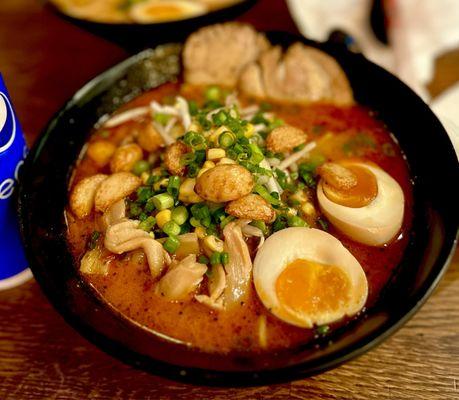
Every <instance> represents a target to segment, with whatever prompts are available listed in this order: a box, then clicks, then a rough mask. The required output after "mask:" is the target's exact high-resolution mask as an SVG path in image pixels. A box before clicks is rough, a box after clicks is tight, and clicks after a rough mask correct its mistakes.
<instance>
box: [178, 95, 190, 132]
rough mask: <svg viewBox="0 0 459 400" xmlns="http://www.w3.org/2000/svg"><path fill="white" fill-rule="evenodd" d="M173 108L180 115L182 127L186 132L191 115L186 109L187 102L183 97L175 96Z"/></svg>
mask: <svg viewBox="0 0 459 400" xmlns="http://www.w3.org/2000/svg"><path fill="white" fill-rule="evenodd" d="M175 107H176V108H177V110H178V112H179V114H180V118H181V120H182V125H183V127H184V128H185V130H186V131H187V130H188V128H189V127H190V125H191V115H190V110H189V108H188V102H187V101H186V100H185V99H184V98H183V97H181V96H177V100H176V103H175Z"/></svg>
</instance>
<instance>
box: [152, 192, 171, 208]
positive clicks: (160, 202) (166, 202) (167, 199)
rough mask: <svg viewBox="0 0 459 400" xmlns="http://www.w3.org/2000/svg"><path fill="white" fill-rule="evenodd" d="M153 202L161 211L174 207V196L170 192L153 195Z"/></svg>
mask: <svg viewBox="0 0 459 400" xmlns="http://www.w3.org/2000/svg"><path fill="white" fill-rule="evenodd" d="M153 203H154V205H155V207H156V208H157V209H158V210H159V211H161V210H165V209H166V208H171V207H173V205H174V198H173V197H172V196H171V195H170V194H169V193H160V194H157V195H156V196H153Z"/></svg>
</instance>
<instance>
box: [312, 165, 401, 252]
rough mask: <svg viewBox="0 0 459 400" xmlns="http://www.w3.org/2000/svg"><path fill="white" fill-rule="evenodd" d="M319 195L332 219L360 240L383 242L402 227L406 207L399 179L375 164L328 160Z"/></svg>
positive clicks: (367, 242)
mask: <svg viewBox="0 0 459 400" xmlns="http://www.w3.org/2000/svg"><path fill="white" fill-rule="evenodd" d="M319 174H320V176H321V180H320V181H319V184H318V185H317V199H318V201H319V205H320V208H321V210H322V212H323V213H324V215H325V216H326V217H327V218H328V220H329V221H330V222H331V223H332V224H333V225H334V226H335V227H336V228H337V229H338V230H340V231H341V232H342V233H344V234H345V235H346V236H348V237H350V238H351V239H353V240H355V241H356V242H359V243H363V244H366V245H369V246H381V245H384V244H386V243H388V242H390V241H391V240H392V239H394V237H395V236H396V235H397V233H398V232H399V231H400V228H401V226H402V222H403V213H404V209H405V197H404V195H403V190H402V188H401V187H400V185H399V184H398V183H397V181H396V180H395V179H394V178H392V177H391V176H390V175H389V174H388V173H386V172H385V171H383V170H382V169H381V168H379V167H378V166H376V165H375V164H370V163H365V162H362V161H351V160H346V161H344V160H343V161H339V162H336V163H335V162H333V163H326V164H324V165H323V166H321V167H320V168H319Z"/></svg>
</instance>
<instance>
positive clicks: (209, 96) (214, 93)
mask: <svg viewBox="0 0 459 400" xmlns="http://www.w3.org/2000/svg"><path fill="white" fill-rule="evenodd" d="M204 96H205V98H206V100H209V101H219V100H220V98H221V96H222V92H221V90H220V88H219V87H218V86H209V87H208V88H207V89H206V91H205V92H204Z"/></svg>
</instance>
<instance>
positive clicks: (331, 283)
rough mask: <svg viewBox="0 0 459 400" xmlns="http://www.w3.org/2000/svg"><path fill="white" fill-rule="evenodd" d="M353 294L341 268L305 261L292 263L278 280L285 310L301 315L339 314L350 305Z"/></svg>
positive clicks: (278, 292)
mask: <svg viewBox="0 0 459 400" xmlns="http://www.w3.org/2000/svg"><path fill="white" fill-rule="evenodd" d="M350 292H351V283H350V281H349V278H348V276H347V275H346V274H345V273H344V272H343V270H342V269H341V268H339V267H337V266H334V265H326V264H321V263H317V262H314V261H308V260H303V259H298V260H295V261H293V262H292V263H290V264H288V265H287V266H286V267H285V268H284V270H283V271H282V272H281V274H280V275H279V277H278V278H277V281H276V294H277V298H278V299H279V302H280V303H281V304H282V306H283V308H284V309H287V310H291V311H293V312H295V313H301V314H309V315H317V314H320V313H326V312H336V311H338V310H340V309H342V307H343V306H346V304H348V303H349V300H350Z"/></svg>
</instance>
